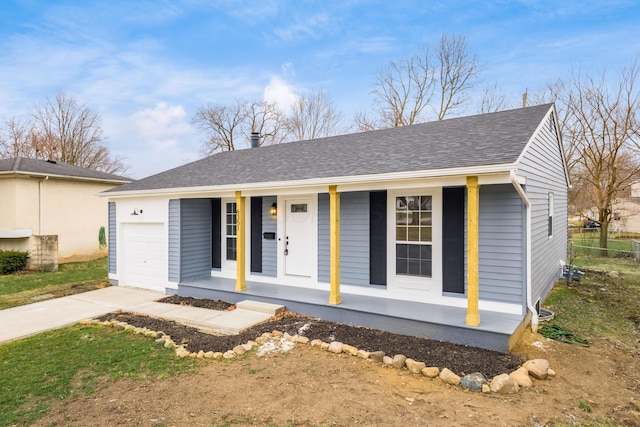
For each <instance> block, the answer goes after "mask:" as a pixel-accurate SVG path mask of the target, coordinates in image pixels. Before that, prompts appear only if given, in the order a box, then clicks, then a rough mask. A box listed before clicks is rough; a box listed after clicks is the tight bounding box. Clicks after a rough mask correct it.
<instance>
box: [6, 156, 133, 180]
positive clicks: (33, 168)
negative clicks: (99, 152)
mask: <svg viewBox="0 0 640 427" xmlns="http://www.w3.org/2000/svg"><path fill="white" fill-rule="evenodd" d="M7 172H9V173H11V172H15V173H23V174H30V173H31V174H38V175H53V176H61V177H69V178H75V179H90V180H99V181H117V182H130V181H131V179H129V178H125V177H122V176H119V175H114V174H111V173H106V172H100V171H96V170H93V169H87V168H83V167H80V166H75V165H70V164H68V163H62V162H52V161H50V160H40V159H27V158H24V157H13V158H10V159H0V174H2V173H7Z"/></svg>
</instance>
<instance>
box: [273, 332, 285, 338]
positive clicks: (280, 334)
mask: <svg viewBox="0 0 640 427" xmlns="http://www.w3.org/2000/svg"><path fill="white" fill-rule="evenodd" d="M271 335H273V336H274V337H281V336H283V335H284V333H282V332H280V331H272V332H271Z"/></svg>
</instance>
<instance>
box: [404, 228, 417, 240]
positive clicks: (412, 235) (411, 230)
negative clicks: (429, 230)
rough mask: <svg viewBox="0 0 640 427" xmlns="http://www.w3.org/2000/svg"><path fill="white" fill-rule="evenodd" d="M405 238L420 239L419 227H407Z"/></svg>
mask: <svg viewBox="0 0 640 427" xmlns="http://www.w3.org/2000/svg"><path fill="white" fill-rule="evenodd" d="M407 240H408V241H410V242H418V241H420V227H408V234H407Z"/></svg>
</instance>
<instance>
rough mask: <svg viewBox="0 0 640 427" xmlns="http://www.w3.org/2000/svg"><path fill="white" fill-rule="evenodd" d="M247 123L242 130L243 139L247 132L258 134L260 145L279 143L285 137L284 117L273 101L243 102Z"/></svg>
mask: <svg viewBox="0 0 640 427" xmlns="http://www.w3.org/2000/svg"><path fill="white" fill-rule="evenodd" d="M245 109H246V112H247V119H248V123H247V125H246V126H245V127H246V129H245V131H244V135H245V140H246V141H249V140H250V136H249V134H248V133H250V132H257V133H259V134H260V145H261V146H262V145H274V144H280V143H282V142H284V141H285V140H286V139H287V133H288V131H287V127H286V118H285V117H284V115H283V114H282V111H280V109H279V108H278V106H277V105H276V104H275V103H272V102H267V101H261V102H251V103H248V104H245Z"/></svg>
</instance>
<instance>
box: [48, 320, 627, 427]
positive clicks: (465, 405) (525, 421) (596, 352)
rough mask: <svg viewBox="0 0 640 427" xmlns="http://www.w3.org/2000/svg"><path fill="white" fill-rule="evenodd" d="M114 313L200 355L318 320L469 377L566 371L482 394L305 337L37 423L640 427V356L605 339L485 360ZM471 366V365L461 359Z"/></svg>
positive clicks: (120, 390)
mask: <svg viewBox="0 0 640 427" xmlns="http://www.w3.org/2000/svg"><path fill="white" fill-rule="evenodd" d="M112 316H117V317H118V318H120V319H121V320H124V321H127V322H128V323H132V324H136V322H139V323H137V324H138V325H139V326H148V327H150V328H151V329H158V328H160V329H162V330H163V331H164V332H165V333H168V334H170V335H172V337H173V338H174V340H175V341H176V342H177V341H178V339H177V337H180V336H181V337H182V339H184V340H185V341H186V345H187V347H188V348H190V350H192V351H197V350H198V349H203V350H213V351H216V350H219V351H224V350H228V349H229V348H232V347H233V346H234V345H237V344H239V343H241V342H246V341H247V340H248V339H250V338H255V336H256V335H259V334H261V333H262V332H264V331H269V332H270V331H271V330H273V329H279V330H282V331H286V332H289V333H291V334H293V333H296V332H298V331H299V330H300V328H301V327H303V326H305V325H310V326H309V327H306V329H305V331H304V332H305V335H307V336H309V337H312V336H313V337H318V338H320V339H323V340H325V341H330V338H333V339H335V340H337V341H342V342H345V343H349V344H352V345H354V346H356V347H361V348H364V349H372V350H382V351H385V352H387V353H388V354H396V353H402V354H405V355H407V356H409V357H412V358H415V359H416V360H423V361H425V362H427V363H428V364H432V365H436V366H447V367H449V368H450V369H452V370H454V371H456V372H457V373H459V374H462V373H464V372H471V371H476V370H478V371H481V372H485V373H487V374H489V373H490V372H494V371H497V370H501V369H508V368H507V366H509V367H512V364H513V363H516V362H517V361H518V360H523V359H529V358H546V359H548V360H549V361H550V363H551V367H552V368H553V369H554V370H555V371H556V372H557V376H556V377H555V378H553V379H551V380H546V381H537V380H534V387H532V388H529V389H523V390H521V391H520V392H519V393H518V394H514V395H504V396H501V395H495V394H480V393H472V392H466V391H463V390H462V389H461V388H460V387H453V386H447V385H445V384H444V383H442V382H441V381H440V380H437V379H436V380H431V379H428V378H426V377H423V376H421V375H412V374H410V373H408V372H407V371H406V370H402V371H400V370H397V369H394V368H388V367H384V366H382V365H380V364H376V363H373V362H372V361H370V360H363V359H360V358H357V357H353V356H348V355H346V354H340V355H335V354H332V353H328V352H326V351H323V350H320V349H318V348H317V347H311V346H309V345H303V344H296V346H295V347H294V348H293V349H292V350H291V351H290V352H288V353H284V354H280V353H267V354H266V355H264V356H260V357H259V356H257V355H256V353H255V352H251V353H248V354H247V355H246V356H242V357H240V358H237V359H234V360H233V361H214V360H203V361H202V365H201V368H200V369H199V370H198V371H197V372H196V373H195V374H184V375H181V376H179V377H177V378H170V379H154V380H146V381H134V380H121V381H117V382H109V381H106V380H105V381H104V382H103V383H102V384H101V385H100V386H99V387H98V392H97V394H96V395H94V396H90V397H81V398H76V399H68V400H64V401H61V402H60V403H59V404H58V405H57V406H56V407H53V408H52V409H51V410H50V412H49V414H48V415H47V417H45V418H44V419H42V420H40V421H39V422H38V423H37V424H36V425H40V426H50V425H70V426H84V425H94V426H113V425H144V426H156V425H157V426H161V425H162V426H170V425H175V426H183V425H185V426H186V425H189V426H210V425H240V426H248V425H292V426H293V425H297V426H315V425H341V426H342V425H354V424H362V425H379V426H387V425H402V426H409V425H433V426H451V425H458V426H475V425H492V426H493V425H495V426H514V425H518V426H547V425H555V424H557V422H563V423H564V424H563V425H585V424H589V425H628V426H640V399H639V398H638V396H639V395H640V363H639V361H640V356H639V354H638V352H637V351H635V352H627V351H624V350H622V349H621V348H619V347H616V346H614V345H612V344H611V343H610V342H608V341H602V340H593V341H592V345H591V347H589V348H584V347H579V346H572V345H568V344H563V343H559V342H555V341H549V340H546V339H544V338H543V337H541V336H540V335H538V334H533V333H531V332H526V333H525V334H524V336H523V337H522V339H521V340H520V342H519V343H518V345H517V346H516V348H515V350H514V351H513V352H512V354H511V355H504V358H503V356H501V355H500V353H495V352H489V353H491V356H492V357H491V358H490V360H491V361H492V363H491V364H489V365H484V364H483V363H482V362H481V361H482V360H484V359H485V356H484V355H485V354H487V353H486V351H485V350H479V349H475V348H471V347H465V346H456V345H454V344H450V343H443V342H438V341H431V340H418V343H417V344H416V343H413V342H412V340H413V338H412V337H406V336H398V335H395V334H387V333H384V332H381V331H376V330H370V329H367V328H353V327H348V326H345V325H339V324H335V323H332V322H322V321H319V320H317V319H309V318H305V317H300V316H296V315H292V314H288V315H285V316H282V318H279V319H276V320H273V321H270V322H267V323H264V324H261V325H258V326H257V327H255V328H253V329H252V330H251V331H248V332H246V333H247V335H246V336H244V335H243V336H239V337H237V338H234V337H221V336H213V335H209V334H203V333H201V332H198V331H197V330H195V329H193V328H186V327H184V326H181V325H177V324H175V323H171V322H166V321H161V320H158V319H152V318H148V317H143V316H133V315H128V314H118V315H112ZM155 322H160V323H155ZM180 334H183V335H180ZM236 339H237V340H238V341H235V340H236ZM198 346H200V347H198ZM212 346H213V347H215V348H210V347H212ZM374 346H375V348H374ZM414 351H415V352H416V353H412V352H414ZM474 357H475V359H477V360H474ZM440 358H442V359H440ZM496 361H500V363H506V365H499V364H498V363H497V362H496ZM460 362H464V363H461V364H460V365H457V363H460ZM478 362H480V363H479V364H476V363H478ZM469 363H472V364H469ZM517 363H519V362H517ZM456 366H457V367H456ZM497 366H500V368H497ZM502 372H504V371H501V372H499V373H502ZM597 423H601V424H597Z"/></svg>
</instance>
